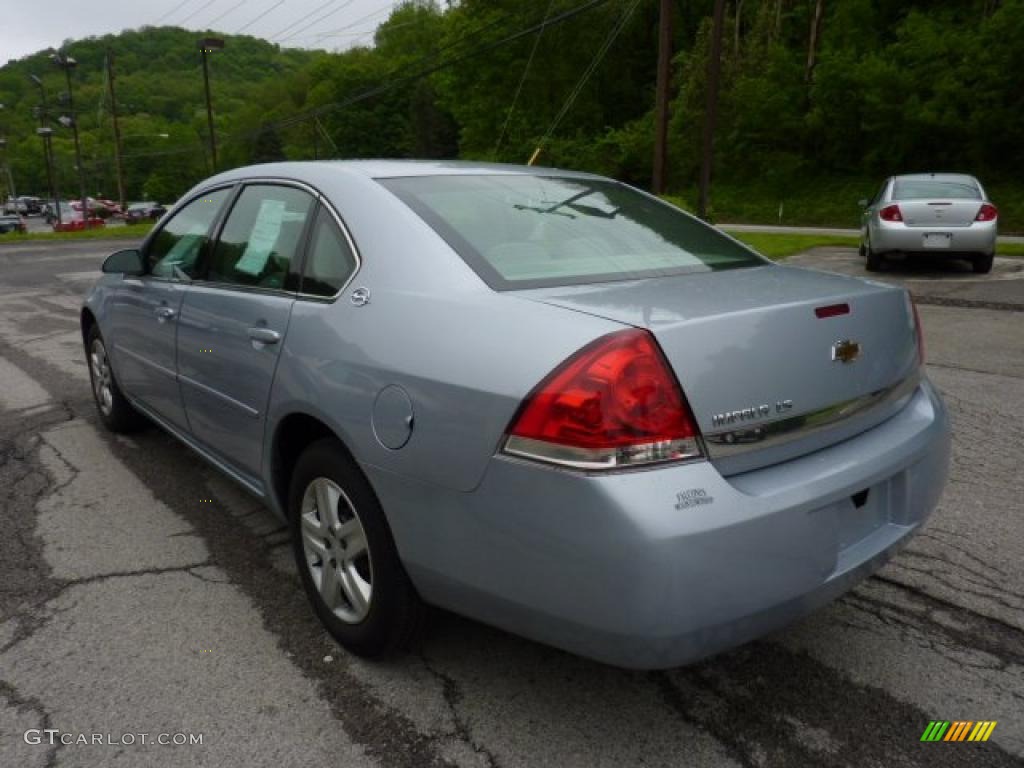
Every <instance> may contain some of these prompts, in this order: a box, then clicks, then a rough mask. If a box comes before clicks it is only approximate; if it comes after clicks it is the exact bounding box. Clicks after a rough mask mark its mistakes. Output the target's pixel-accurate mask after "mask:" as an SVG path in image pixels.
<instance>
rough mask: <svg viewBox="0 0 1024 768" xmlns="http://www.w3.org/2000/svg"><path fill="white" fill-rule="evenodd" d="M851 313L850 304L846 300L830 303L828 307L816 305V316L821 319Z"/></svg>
mask: <svg viewBox="0 0 1024 768" xmlns="http://www.w3.org/2000/svg"><path fill="white" fill-rule="evenodd" d="M848 314H850V305H849V304H846V303H845V302H844V303H842V304H829V305H828V306H827V307H815V308H814V316H815V317H817V318H819V319H825V318H827V317H838V316H839V315H848Z"/></svg>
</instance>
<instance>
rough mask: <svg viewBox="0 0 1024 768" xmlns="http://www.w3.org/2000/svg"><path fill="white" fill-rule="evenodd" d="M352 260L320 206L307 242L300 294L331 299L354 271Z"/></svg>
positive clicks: (340, 237) (329, 217)
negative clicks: (307, 250) (307, 248)
mask: <svg viewBox="0 0 1024 768" xmlns="http://www.w3.org/2000/svg"><path fill="white" fill-rule="evenodd" d="M355 268H356V257H355V254H354V253H352V248H351V246H349V244H348V240H347V239H346V238H345V236H344V235H343V234H342V232H341V230H340V229H339V228H338V225H337V224H336V223H335V222H334V217H332V216H331V214H330V212H328V211H327V209H325V208H324V207H323V206H321V207H320V213H319V214H317V217H316V224H315V225H314V228H313V236H312V238H310V241H309V252H308V255H307V256H306V267H305V270H304V271H303V275H302V292H303V293H307V294H310V295H311V296H324V297H330V296H334V294H336V293H337V292H338V291H340V290H341V288H342V286H344V285H345V281H346V280H348V278H349V276H350V275H351V274H352V273H353V272H354V271H355Z"/></svg>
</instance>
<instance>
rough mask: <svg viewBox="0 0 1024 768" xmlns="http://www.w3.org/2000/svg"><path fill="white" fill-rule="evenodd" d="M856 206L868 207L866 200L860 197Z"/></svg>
mask: <svg viewBox="0 0 1024 768" xmlns="http://www.w3.org/2000/svg"><path fill="white" fill-rule="evenodd" d="M857 205H859V206H860V207H861V208H867V207H868V201H867V199H866V198H863V197H862V198H861V199H860V200H858V201H857Z"/></svg>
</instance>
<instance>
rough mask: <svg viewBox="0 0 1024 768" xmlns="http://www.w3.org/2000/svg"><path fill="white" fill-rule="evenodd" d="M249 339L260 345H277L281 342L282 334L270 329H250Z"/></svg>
mask: <svg viewBox="0 0 1024 768" xmlns="http://www.w3.org/2000/svg"><path fill="white" fill-rule="evenodd" d="M249 338H250V339H252V340H253V341H256V342H259V343H260V344H277V342H279V341H280V340H281V334H280V333H278V332H277V331H272V330H270V329H269V328H250V329H249Z"/></svg>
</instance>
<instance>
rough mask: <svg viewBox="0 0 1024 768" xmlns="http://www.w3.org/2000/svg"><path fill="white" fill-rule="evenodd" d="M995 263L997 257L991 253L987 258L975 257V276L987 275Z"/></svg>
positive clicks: (973, 263)
mask: <svg viewBox="0 0 1024 768" xmlns="http://www.w3.org/2000/svg"><path fill="white" fill-rule="evenodd" d="M993 261H995V255H994V254H991V253H990V254H988V255H987V256H975V257H973V258H972V259H971V266H972V267H973V268H974V272H975V274H978V275H987V274H988V273H989V272H991V271H992V262H993Z"/></svg>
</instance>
